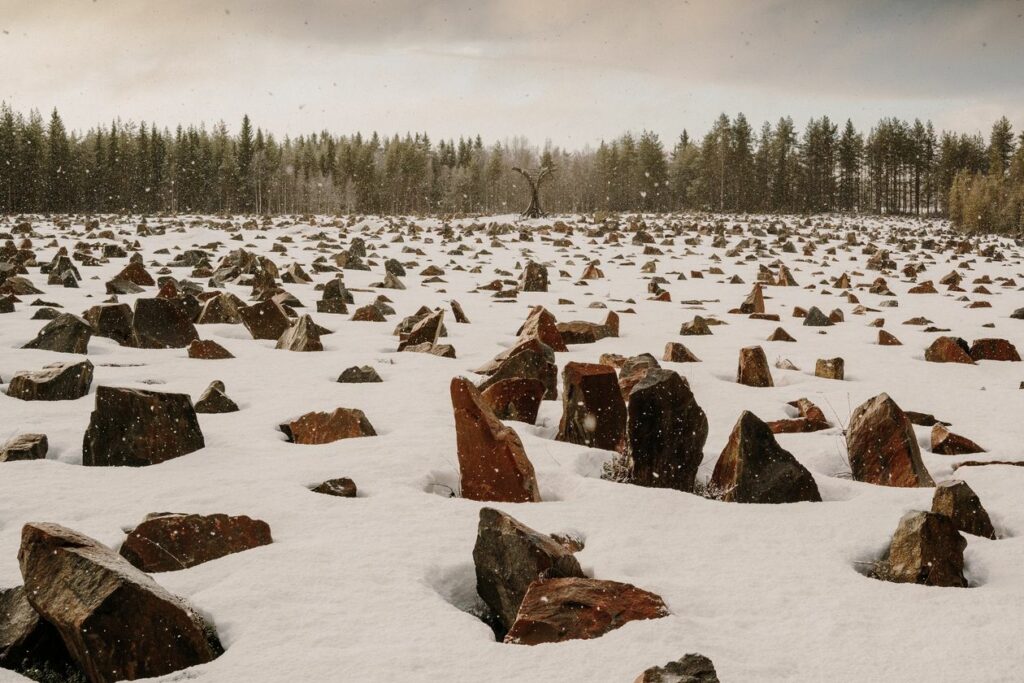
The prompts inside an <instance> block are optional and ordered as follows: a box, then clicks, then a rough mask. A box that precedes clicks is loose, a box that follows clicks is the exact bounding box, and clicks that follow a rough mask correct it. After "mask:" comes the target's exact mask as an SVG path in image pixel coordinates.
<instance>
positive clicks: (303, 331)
mask: <svg viewBox="0 0 1024 683" xmlns="http://www.w3.org/2000/svg"><path fill="white" fill-rule="evenodd" d="M274 348H276V349H281V350H284V351H323V350H324V345H323V344H322V343H321V342H320V333H319V331H318V329H317V325H316V323H314V322H313V319H312V318H311V317H309V316H308V315H304V316H302V317H300V318H299V319H298V320H296V321H295V323H294V324H292V325H291V326H290V327H289V328H288V329H287V330H285V331H284V332H283V333H281V337H280V338H279V339H278V340H277V346H275V347H274Z"/></svg>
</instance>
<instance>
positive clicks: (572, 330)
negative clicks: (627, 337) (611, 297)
mask: <svg viewBox="0 0 1024 683" xmlns="http://www.w3.org/2000/svg"><path fill="white" fill-rule="evenodd" d="M556 327H557V329H558V333H559V334H560V335H561V337H562V341H563V342H565V343H566V344H593V343H595V342H598V341H600V340H602V339H604V338H605V337H617V336H619V317H618V315H616V314H615V312H614V311H609V313H608V317H607V319H606V320H605V322H603V323H591V322H587V321H585V320H574V321H572V322H568V323H558V324H557V325H556Z"/></svg>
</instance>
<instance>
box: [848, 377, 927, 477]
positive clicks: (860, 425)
mask: <svg viewBox="0 0 1024 683" xmlns="http://www.w3.org/2000/svg"><path fill="white" fill-rule="evenodd" d="M846 451H847V457H848V458H849V461H850V469H851V471H852V472H853V478H854V479H856V480H857V481H864V482H867V483H869V484H879V485H881V486H909V487H914V486H934V485H935V481H934V480H933V479H932V477H931V474H929V473H928V470H927V469H926V468H925V466H924V462H923V461H922V460H921V449H920V448H918V445H917V437H916V436H914V428H913V427H912V426H911V424H910V420H908V419H907V416H906V415H905V414H904V413H903V411H902V410H900V407H899V406H898V405H896V402H895V401H893V400H892V399H891V398H889V396H888V394H879V395H878V396H875V397H874V398H872V399H869V400H868V401H865V402H864V403H862V404H861V405H859V406H857V408H856V409H855V410H854V411H853V415H852V416H851V417H850V424H849V426H848V427H847V430H846Z"/></svg>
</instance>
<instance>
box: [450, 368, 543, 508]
mask: <svg viewBox="0 0 1024 683" xmlns="http://www.w3.org/2000/svg"><path fill="white" fill-rule="evenodd" d="M450 391H451V399H452V409H453V411H454V414H455V440H456V446H457V451H458V457H459V477H460V481H461V489H462V497H463V498H469V499H470V500H483V501H495V502H507V503H530V502H533V503H536V502H540V490H539V489H538V487H537V476H536V474H535V473H534V470H533V464H532V463H531V462H530V460H529V458H527V457H526V451H525V450H524V449H523V443H522V441H520V439H519V436H518V435H517V434H516V433H515V431H513V430H512V428H510V427H508V426H506V425H504V424H502V423H501V420H499V419H498V418H497V417H495V415H494V412H493V411H492V410H491V408H490V406H489V405H488V404H487V401H486V400H485V399H484V397H483V396H482V395H481V394H480V391H479V390H478V389H477V388H476V387H474V386H473V384H472V382H470V381H469V380H467V379H465V378H463V377H456V378H454V379H452V381H451V388H450Z"/></svg>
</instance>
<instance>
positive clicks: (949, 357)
mask: <svg viewBox="0 0 1024 683" xmlns="http://www.w3.org/2000/svg"><path fill="white" fill-rule="evenodd" d="M924 359H925V360H926V361H929V362H932V363H964V364H968V365H974V359H973V358H971V354H970V350H969V349H968V347H967V342H965V341H964V340H963V339H960V338H959V337H939V338H938V339H936V340H935V341H933V342H932V343H931V345H930V346H929V347H928V348H927V349H925V352H924Z"/></svg>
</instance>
